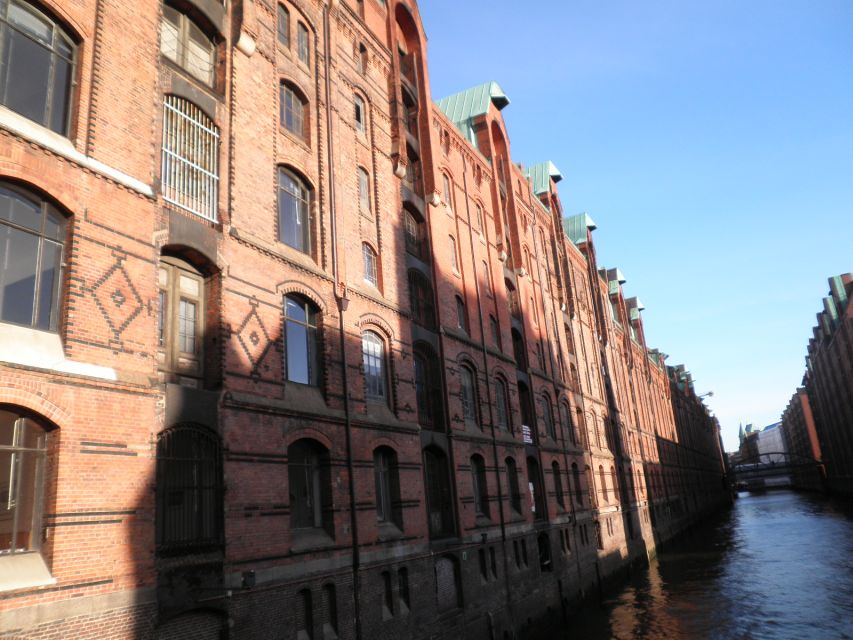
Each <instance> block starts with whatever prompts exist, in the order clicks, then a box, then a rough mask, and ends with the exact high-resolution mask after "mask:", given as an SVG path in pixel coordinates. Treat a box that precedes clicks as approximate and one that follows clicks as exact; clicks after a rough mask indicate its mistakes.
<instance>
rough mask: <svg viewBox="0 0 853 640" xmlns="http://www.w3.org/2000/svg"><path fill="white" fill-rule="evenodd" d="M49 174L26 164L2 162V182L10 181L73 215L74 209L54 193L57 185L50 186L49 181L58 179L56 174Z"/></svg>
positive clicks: (0, 176) (66, 213)
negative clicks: (36, 170)
mask: <svg viewBox="0 0 853 640" xmlns="http://www.w3.org/2000/svg"><path fill="white" fill-rule="evenodd" d="M48 175H49V174H48V173H45V174H41V173H36V172H33V171H32V170H30V169H28V168H27V167H25V166H24V165H20V164H16V163H11V162H9V161H8V160H6V161H3V162H0V182H8V183H10V184H13V185H15V186H17V187H18V188H20V189H23V190H25V191H29V192H30V193H31V194H33V195H36V196H38V197H40V198H44V199H45V200H47V201H49V202H51V203H53V204H54V205H55V206H56V207H58V208H59V210H60V211H61V212H62V213H63V214H65V215H66V216H69V217H73V216H74V212H73V209H72V208H71V207H69V206H68V205H67V204H65V202H63V200H62V198H60V197H59V196H57V195H55V194H54V191H53V188H55V187H56V186H57V185H56V184H51V185H50V186H48V184H49V182H53V181H55V180H56V178H55V176H51V177H48ZM52 187H53V188H52Z"/></svg>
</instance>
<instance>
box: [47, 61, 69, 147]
mask: <svg viewBox="0 0 853 640" xmlns="http://www.w3.org/2000/svg"><path fill="white" fill-rule="evenodd" d="M70 97H71V62H70V61H69V60H64V59H62V58H60V57H59V56H54V66H53V101H52V103H51V105H50V122H48V123H47V126H48V127H49V128H50V129H51V130H53V131H56V132H57V133H66V131H67V128H68V110H69V109H70V106H71V100H70Z"/></svg>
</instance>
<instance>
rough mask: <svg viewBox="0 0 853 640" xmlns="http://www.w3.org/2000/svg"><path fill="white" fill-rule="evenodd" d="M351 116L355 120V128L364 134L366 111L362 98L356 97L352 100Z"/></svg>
mask: <svg viewBox="0 0 853 640" xmlns="http://www.w3.org/2000/svg"><path fill="white" fill-rule="evenodd" d="M353 109H354V112H353V116H354V118H355V128H356V129H357V130H358V131H359V132H361V133H364V131H365V129H366V128H367V111H366V110H365V108H364V98H362V97H361V96H359V95H356V96H355V97H354V98H353Z"/></svg>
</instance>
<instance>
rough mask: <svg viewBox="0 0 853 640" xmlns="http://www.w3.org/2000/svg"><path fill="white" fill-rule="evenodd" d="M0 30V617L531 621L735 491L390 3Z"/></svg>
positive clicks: (485, 624) (493, 95)
mask: <svg viewBox="0 0 853 640" xmlns="http://www.w3.org/2000/svg"><path fill="white" fill-rule="evenodd" d="M0 56H2V63H3V64H2V69H3V70H2V72H0V86H2V89H3V90H2V91H0V96H2V97H0V144H2V156H0V232H2V236H0V243H2V244H0V265H2V272H0V637H25V638H33V639H37V638H49V637H64V638H77V639H80V640H84V639H89V638H92V639H94V638H140V639H142V638H145V639H147V638H164V639H165V638H199V639H209V638H225V637H229V638H239V639H243V638H246V639H250V638H264V639H266V638H272V637H282V638H300V639H303V638H321V637H322V638H333V637H340V638H353V637H361V638H383V637H388V638H399V637H411V638H418V637H427V636H429V637H448V638H450V637H454V638H455V637H460V636H461V635H462V634H465V635H467V636H470V637H473V638H489V637H513V635H517V636H520V637H526V636H530V635H532V634H534V633H535V630H537V629H540V630H542V632H543V633H544V632H545V630H546V629H547V628H548V626H549V625H550V624H551V623H553V622H554V621H555V620H557V619H558V618H559V616H558V615H557V612H559V611H560V610H561V609H564V608H566V607H568V606H571V605H573V604H576V603H578V602H580V601H581V600H582V598H583V596H584V594H585V593H586V592H588V591H589V590H590V588H591V587H594V586H595V585H596V584H597V583H598V581H600V580H603V579H606V578H607V577H609V576H613V575H616V574H618V572H619V570H620V569H621V568H623V567H625V566H626V565H627V564H628V563H630V562H633V561H635V560H638V559H639V560H644V559H645V558H647V557H648V555H649V554H653V553H654V550H655V547H656V545H657V544H659V543H660V542H661V541H662V540H665V539H667V538H669V537H671V536H672V535H674V534H676V533H677V532H678V531H680V530H681V529H683V528H684V527H685V526H686V525H687V524H689V523H691V522H694V521H696V520H697V519H699V518H701V517H702V516H703V515H705V514H706V513H708V512H709V511H711V510H713V509H715V508H716V507H718V506H719V505H720V504H722V503H723V502H724V501H725V500H726V499H727V492H726V486H725V482H724V473H725V468H724V466H723V463H722V457H721V448H720V443H719V434H718V426H717V424H716V422H715V421H714V420H713V419H712V418H711V417H710V416H709V415H708V414H707V411H705V409H704V406H702V405H701V402H700V401H699V400H698V398H696V397H695V394H694V393H693V390H692V385H691V384H689V383H685V380H684V379H683V378H682V377H679V375H680V374H676V373H674V372H673V370H671V369H670V370H668V368H667V367H666V365H665V363H664V356H663V354H661V353H660V352H657V351H653V350H649V349H648V348H647V346H646V344H645V337H644V333H643V324H642V319H641V313H640V312H641V310H642V304H641V303H640V302H639V301H638V300H637V299H636V298H628V299H626V298H625V297H624V295H623V290H622V284H623V283H624V278H623V277H622V275H621V273H620V272H619V271H618V270H616V269H602V268H600V267H599V265H598V264H597V261H596V255H595V246H594V243H593V240H592V231H593V230H594V229H595V224H594V223H593V222H592V220H591V219H590V218H589V217H588V216H586V215H581V216H575V217H573V218H565V217H564V216H563V212H562V205H561V204H560V199H559V196H558V193H557V183H558V182H559V180H560V177H561V176H560V174H559V171H558V170H557V168H556V167H555V166H554V165H553V164H552V163H550V162H545V163H542V164H537V165H534V166H531V167H530V168H528V169H525V168H523V167H522V166H521V165H519V164H516V162H515V161H514V160H513V159H512V156H511V153H510V137H509V133H508V132H507V130H506V127H505V124H504V121H503V117H502V115H501V111H502V109H503V108H505V107H506V106H507V105H508V104H509V99H508V98H507V96H506V95H505V94H504V93H503V91H502V90H501V88H500V87H499V86H498V85H497V84H496V83H494V82H490V83H486V84H484V85H481V86H478V87H474V88H472V89H469V90H467V91H464V92H462V93H460V94H457V95H455V96H450V97H448V98H445V99H443V100H441V101H439V102H437V103H436V102H433V99H432V96H431V95H430V89H429V86H430V85H429V75H428V67H427V64H426V60H427V58H426V38H425V35H424V32H423V28H422V25H421V22H420V19H419V16H418V9H417V7H416V6H415V5H414V3H412V2H404V1H403V0H387V1H381V0H363V1H355V0H352V1H350V0H337V1H333V2H328V3H326V2H320V1H318V0H315V1H309V0H282V1H281V2H273V1H272V0H243V1H242V2H239V1H237V2H222V1H221V0H174V1H173V0H168V1H167V2H160V1H155V0H145V1H143V2H138V3H133V4H130V3H127V2H122V1H120V0H76V1H75V2H70V3H69V2H65V1H59V0H38V2H36V1H35V0H6V1H5V2H2V3H0Z"/></svg>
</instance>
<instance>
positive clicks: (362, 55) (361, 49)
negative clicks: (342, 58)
mask: <svg viewBox="0 0 853 640" xmlns="http://www.w3.org/2000/svg"><path fill="white" fill-rule="evenodd" d="M356 66H357V68H358V72H359V73H360V74H361V75H364V74H365V73H367V47H365V46H364V45H363V44H360V45H358V56H357V57H356Z"/></svg>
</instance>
